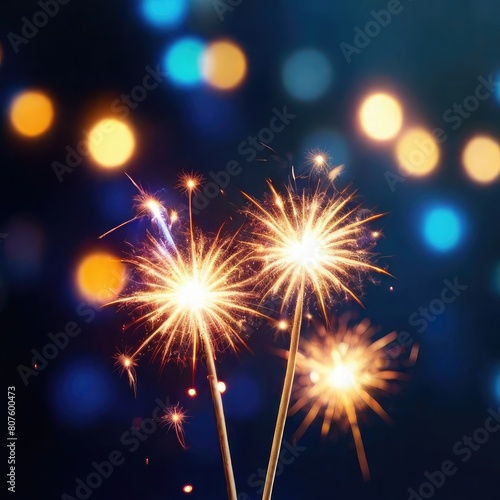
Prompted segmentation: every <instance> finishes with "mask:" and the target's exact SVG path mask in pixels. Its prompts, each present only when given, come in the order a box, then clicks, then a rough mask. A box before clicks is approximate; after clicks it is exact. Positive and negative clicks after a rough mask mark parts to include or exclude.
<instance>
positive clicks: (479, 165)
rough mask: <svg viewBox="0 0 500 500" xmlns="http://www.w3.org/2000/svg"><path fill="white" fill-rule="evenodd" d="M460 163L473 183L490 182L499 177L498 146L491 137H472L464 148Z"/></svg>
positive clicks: (499, 146)
mask: <svg viewBox="0 0 500 500" xmlns="http://www.w3.org/2000/svg"><path fill="white" fill-rule="evenodd" d="M462 163H463V167H464V169H465V172H466V173H467V175H468V176H469V177H470V178H471V179H472V180H473V181H475V182H479V183H481V184H487V183H489V182H492V181H494V180H495V179H496V178H497V177H498V176H499V175H500V144H499V143H498V142H497V141H495V140H494V139H492V138H491V137H487V136H476V137H473V138H472V139H471V140H470V141H469V142H468V143H467V145H466V146H465V149H464V152H463V154H462Z"/></svg>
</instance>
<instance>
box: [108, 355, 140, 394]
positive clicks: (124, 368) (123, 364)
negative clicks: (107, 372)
mask: <svg viewBox="0 0 500 500" xmlns="http://www.w3.org/2000/svg"><path fill="white" fill-rule="evenodd" d="M113 357H114V359H116V362H115V366H117V367H118V369H119V370H120V375H121V374H123V373H126V374H127V377H128V382H129V385H130V387H131V388H132V389H133V391H134V395H135V394H137V377H136V373H135V367H136V366H137V363H136V362H135V361H134V359H133V357H131V356H129V355H128V354H127V353H123V352H118V353H116V354H115V355H114V356H113Z"/></svg>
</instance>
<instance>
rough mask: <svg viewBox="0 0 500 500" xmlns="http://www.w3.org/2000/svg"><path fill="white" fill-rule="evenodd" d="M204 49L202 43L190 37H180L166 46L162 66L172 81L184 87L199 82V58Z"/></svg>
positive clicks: (200, 73) (200, 74) (200, 76)
mask: <svg viewBox="0 0 500 500" xmlns="http://www.w3.org/2000/svg"><path fill="white" fill-rule="evenodd" d="M204 50H205V45H204V43H203V42H202V41H201V40H199V39H197V38H192V37H186V38H181V39H180V40H177V41H176V42H174V43H173V44H172V45H171V46H170V47H169V48H168V50H167V53H166V54H165V59H164V68H165V70H166V72H167V73H168V76H169V78H170V80H171V81H172V83H174V84H176V85H179V86H185V87H192V86H195V85H198V84H199V83H201V81H202V72H201V59H202V56H203V52H204Z"/></svg>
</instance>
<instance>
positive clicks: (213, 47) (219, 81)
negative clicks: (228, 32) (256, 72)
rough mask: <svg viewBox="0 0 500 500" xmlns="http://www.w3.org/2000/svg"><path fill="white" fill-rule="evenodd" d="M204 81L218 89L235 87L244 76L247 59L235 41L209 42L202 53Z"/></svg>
mask: <svg viewBox="0 0 500 500" xmlns="http://www.w3.org/2000/svg"><path fill="white" fill-rule="evenodd" d="M202 70H203V76H204V78H205V81H206V82H207V83H208V84H209V85H211V86H212V87H215V88H216V89H220V90H230V89H233V88H235V87H237V86H238V85H239V84H240V83H241V82H242V81H243V79H244V78H245V75H246V72H247V60H246V57H245V54H244V53H243V51H242V50H241V49H240V47H238V46H237V45H236V44H235V43H233V42H230V41H228V40H221V41H217V42H214V43H212V44H210V45H209V46H208V47H207V48H206V50H205V53H204V55H203V64H202Z"/></svg>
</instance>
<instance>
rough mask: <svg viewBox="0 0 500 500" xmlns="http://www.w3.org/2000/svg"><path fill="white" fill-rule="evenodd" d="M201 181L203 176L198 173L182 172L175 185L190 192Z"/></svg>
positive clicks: (195, 188) (196, 187)
mask: <svg viewBox="0 0 500 500" xmlns="http://www.w3.org/2000/svg"><path fill="white" fill-rule="evenodd" d="M202 182H203V176H202V175H199V174H195V173H194V172H191V173H183V174H181V176H180V178H179V182H178V184H177V187H178V188H179V189H182V190H183V191H186V192H187V193H192V192H193V191H196V190H197V189H198V188H199V186H200V185H201V183H202Z"/></svg>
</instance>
